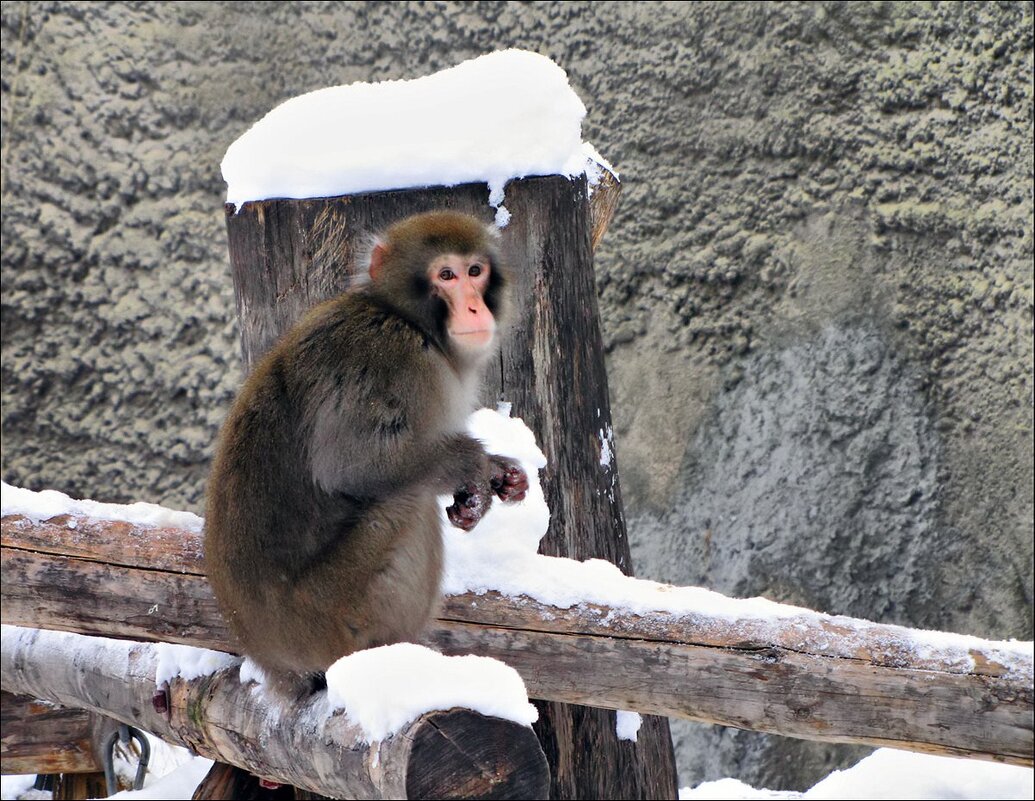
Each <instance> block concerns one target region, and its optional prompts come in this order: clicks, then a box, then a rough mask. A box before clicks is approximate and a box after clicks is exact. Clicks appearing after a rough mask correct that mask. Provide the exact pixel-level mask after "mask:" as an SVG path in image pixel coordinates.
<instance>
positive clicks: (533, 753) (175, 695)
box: [0, 627, 549, 798]
mask: <svg viewBox="0 0 1035 801" xmlns="http://www.w3.org/2000/svg"><path fill="white" fill-rule="evenodd" d="M3 637H4V641H3V644H4V647H3V654H2V656H0V670H2V674H3V682H4V687H5V688H7V689H9V690H12V691H14V692H18V693H22V694H27V695H32V696H35V697H38V698H43V699H45V700H47V701H52V702H54V703H57V704H63V705H68V706H78V707H82V708H84V709H89V710H92V711H94V712H97V713H103V714H106V715H109V716H111V717H114V718H116V719H117V720H121V721H122V722H124V723H129V724H131V725H134V726H138V727H140V728H142V729H146V730H147V731H150V732H153V733H154V734H156V735H158V736H160V737H162V738H164V739H166V740H169V741H170V742H173V743H176V744H179V745H184V746H186V747H188V748H190V749H192V750H193V751H195V752H196V753H199V754H201V755H202V756H206V757H209V758H210V759H215V760H218V761H221V762H228V763H231V764H234V765H238V766H240V767H242V768H245V769H246V770H248V771H250V772H252V773H254V774H255V775H257V776H260V777H264V778H268V779H271V780H273V781H278V782H282V783H286V784H293V785H295V786H296V787H302V788H305V789H307V790H310V791H312V792H315V793H320V794H322V795H328V796H331V797H333V798H471V797H478V798H481V797H487V796H491V797H493V798H541V797H543V796H544V794H545V793H546V792H547V788H548V787H549V772H548V769H547V765H546V757H545V756H544V755H543V752H542V749H541V748H540V747H539V742H538V740H537V739H536V737H535V734H534V733H533V732H532V730H531V729H530V728H528V727H527V726H521V725H519V724H517V723H513V722H511V721H507V720H501V719H499V718H492V717H487V716H485V715H481V714H478V713H476V712H472V711H470V710H465V709H453V710H444V711H441V712H429V713H427V714H425V715H423V716H421V717H420V718H418V719H417V720H416V721H414V722H412V723H411V724H409V725H408V726H406V727H405V728H404V729H403V730H402V731H400V732H398V733H396V734H395V735H393V736H391V737H388V738H387V739H385V740H384V741H380V742H377V741H375V742H374V743H372V744H368V743H366V742H364V735H363V732H362V730H361V729H360V727H359V726H358V725H356V724H355V723H353V722H352V721H351V720H349V718H348V717H346V716H345V715H344V714H343V713H341V712H340V711H338V712H332V711H331V710H330V709H329V708H328V707H327V702H326V696H324V695H322V694H320V695H318V696H315V697H314V698H313V699H311V700H310V701H308V702H307V703H303V704H299V705H297V706H295V707H290V708H283V709H277V708H271V707H270V706H268V705H267V704H266V703H265V701H264V700H263V696H262V695H261V694H260V693H255V692H253V688H252V687H251V686H250V685H242V684H241V683H240V680H239V672H240V671H239V665H236V664H235V665H234V666H232V667H228V668H225V669H223V670H220V671H217V672H216V673H213V674H211V675H209V676H203V677H201V678H197V679H192V680H190V681H186V680H183V679H180V678H176V679H172V680H171V681H170V682H169V686H168V690H167V698H168V704H167V707H168V711H167V712H159V711H156V709H155V706H154V704H153V703H152V697H153V696H154V694H155V690H156V685H155V671H156V667H157V664H158V654H157V647H156V646H155V645H152V644H150V643H138V642H130V641H128V640H109V639H100V638H97V637H87V636H83V635H78V634H69V633H65V632H53V631H41V630H38V629H20V628H14V627H10V628H5V630H4V635H3Z"/></svg>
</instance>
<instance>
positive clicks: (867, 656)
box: [0, 516, 1033, 766]
mask: <svg viewBox="0 0 1035 801" xmlns="http://www.w3.org/2000/svg"><path fill="white" fill-rule="evenodd" d="M0 530H2V540H3V551H2V556H3V622H5V623H13V624H17V625H25V626H35V627H46V628H55V629H63V630H68V631H77V632H82V633H89V634H102V635H107V636H117V637H132V638H135V639H140V640H165V641H169V642H177V643H185V644H190V645H197V646H204V647H208V648H214V649H217V650H226V649H228V648H232V645H231V642H232V641H231V639H230V635H229V632H228V630H227V628H226V625H225V623H224V622H223V620H222V619H221V618H220V616H219V613H218V611H217V610H216V607H215V603H214V601H213V598H212V595H211V591H210V589H209V586H208V583H207V581H206V580H205V578H204V575H203V571H202V567H201V562H200V552H201V535H200V533H198V532H196V531H188V530H180V529H168V528H167V529H161V528H158V529H148V528H145V527H141V526H137V525H134V524H131V523H124V522H117V521H101V520H94V519H90V518H73V517H68V516H60V517H55V518H53V519H51V520H47V521H42V522H32V521H30V520H28V519H27V518H24V517H19V516H9V517H5V518H3V520H2V523H0ZM623 581H627V582H635V583H640V582H637V580H636V579H632V578H627V579H623ZM670 589H671V593H675V592H678V591H679V589H678V588H670ZM790 612H791V613H790V614H788V615H785V616H782V617H779V618H775V619H769V620H767V619H765V618H751V617H743V618H740V619H736V620H733V621H732V622H731V619H730V618H729V617H728V616H727V617H723V616H719V615H715V616H709V615H707V614H704V613H701V612H695V613H692V614H688V613H679V614H676V613H666V612H657V613H654V614H636V613H634V612H631V611H629V610H627V609H623V608H619V607H615V608H609V607H607V606H603V605H599V604H581V605H578V606H574V607H571V608H561V607H558V606H552V605H550V604H547V603H543V602H541V601H536V600H533V599H531V598H527V597H520V598H511V597H506V596H503V595H500V594H498V593H493V592H489V593H485V594H481V595H475V594H473V593H466V594H463V595H453V596H448V597H447V598H446V599H445V602H444V605H443V609H442V611H441V613H440V615H439V618H438V620H437V621H436V622H435V624H434V625H433V626H432V628H431V630H430V631H429V632H428V635H427V639H428V641H429V642H431V643H434V644H435V645H437V646H438V647H440V648H441V649H442V650H443V651H444V652H446V653H451V654H461V653H477V654H481V655H485V656H493V657H496V658H498V659H500V660H501V661H503V662H505V663H507V664H509V665H511V666H512V667H514V668H515V669H516V670H517V671H518V672H519V673H520V674H521V676H522V678H523V679H524V681H525V683H526V686H527V687H528V691H529V694H530V695H531V696H533V697H536V698H542V699H549V700H557V701H565V702H574V703H579V704H587V705H592V706H596V707H605V708H611V709H628V710H636V711H640V712H647V713H652V714H659V715H671V716H677V717H684V718H688V719H691V720H698V721H704V722H709V723H719V724H722V725H727V726H736V727H739V728H745V729H754V730H758V731H765V732H771V733H777V734H783V735H787V736H792V737H799V738H803V739H811V740H825V741H831V742H854V743H866V744H872V745H887V746H893V747H898V748H906V749H912V750H917V751H926V752H930V753H940V754H951V755H957V756H971V757H978V758H984V759H994V760H998V761H1002V762H1009V763H1012V764H1019V765H1029V766H1030V765H1031V764H1032V744H1033V738H1032V729H1033V723H1032V710H1033V692H1032V676H1033V667H1032V656H1031V648H1030V646H1027V647H1021V646H1018V647H1011V645H1010V644H1009V643H994V642H989V641H984V640H979V639H977V638H973V637H965V636H962V635H946V634H932V633H930V632H918V631H913V630H910V629H905V628H902V627H898V626H888V625H880V624H875V623H867V622H865V621H859V620H853V619H851V618H845V617H835V616H829V615H821V614H818V613H814V612H807V611H805V610H790ZM5 664H6V662H5ZM4 684H5V687H6V686H7V674H6V668H5V673H4Z"/></svg>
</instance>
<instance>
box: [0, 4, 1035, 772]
mask: <svg viewBox="0 0 1035 801" xmlns="http://www.w3.org/2000/svg"><path fill="white" fill-rule="evenodd" d="M1032 22H1033V11H1032V4H1031V3H987V4H986V3H925V4H900V3H879V2H878V3H869V2H867V3H767V4H756V3H714V4H713V3H702V4H694V3H650V2H637V3H624V2H618V3H592V4H590V3H564V2H543V3H535V4H518V3H497V2H484V3H464V2H428V3H390V4H383V3H371V4H337V3H292V4H266V3H256V4H251V3H218V2H216V3H169V4H165V3H163V4H157V3H155V4H150V3H149V4H137V3H127V4H123V3H87V2H70V3H58V2H5V3H4V4H3V6H2V10H0V34H2V39H0V44H2V116H0V123H2V129H0V133H2V145H0V152H2V177H0V181H2V187H0V200H2V262H0V263H2V348H3V359H2V426H3V428H2V435H3V436H2V472H3V478H4V480H6V481H9V482H12V483H15V484H19V485H23V486H28V487H31V488H34V489H43V488H56V489H61V490H63V491H66V492H68V493H70V494H72V495H76V496H87V497H93V498H97V499H101V500H111V501H132V500H151V501H156V502H161V503H164V504H167V505H170V506H174V507H181V508H189V509H194V510H198V509H200V503H201V498H202V493H203V488H204V480H205V475H206V471H207V465H208V459H209V454H210V449H211V445H212V441H213V438H214V436H215V433H216V430H217V427H218V425H219V423H220V421H221V420H222V417H223V415H224V414H225V411H226V409H227V407H228V405H229V403H230V401H231V399H232V396H233V393H234V391H235V388H236V387H237V385H238V383H239V382H240V380H241V371H240V363H239V357H238V350H237V348H238V343H237V335H236V329H235V323H234V301H233V290H232V287H231V283H230V277H229V271H228V266H227V262H226V237H225V231H224V226H223V211H222V200H223V189H224V185H223V182H222V180H221V178H220V175H219V169H218V167H219V162H220V159H221V158H222V154H223V152H224V151H225V149H226V147H227V146H228V145H229V144H230V143H231V142H232V141H233V140H234V139H235V138H236V137H237V136H239V135H240V134H241V133H242V132H243V131H244V130H246V128H247V127H248V126H249V125H250V124H251V123H252V122H254V121H255V120H257V119H258V118H259V117H261V116H262V115H263V114H264V113H265V112H266V111H267V110H269V109H270V108H272V107H273V106H274V105H276V104H277V103H279V102H281V101H282V100H285V99H287V98H288V97H291V96H293V95H296V94H299V93H302V92H306V91H309V90H312V89H316V88H320V87H323V86H326V85H331V84H339V83H348V82H352V81H356V80H366V81H369V80H382V79H388V78H410V77H416V76H419V75H424V74H427V73H429V72H432V71H434V70H438V69H441V68H444V67H448V66H451V65H453V64H455V63H457V62H459V61H461V60H463V59H466V58H469V57H473V56H476V55H480V54H482V53H484V52H487V51H489V50H492V49H496V48H501V47H507V46H516V47H524V48H528V49H531V50H536V51H538V52H541V53H543V54H545V55H548V56H550V57H552V58H553V59H554V60H555V61H557V62H558V63H559V64H560V65H561V66H562V67H564V68H565V69H566V70H567V72H568V74H569V76H570V78H571V81H572V85H573V86H574V87H575V89H576V91H578V93H579V94H580V96H581V97H582V98H583V99H584V101H585V102H586V105H587V107H588V108H589V110H590V113H589V117H588V119H587V121H586V124H585V129H584V133H585V136H586V138H587V139H589V140H590V141H592V142H593V143H594V144H596V146H597V147H598V149H600V151H601V152H602V153H603V154H604V155H605V156H607V157H608V158H609V159H610V160H611V161H612V162H613V163H614V164H615V165H616V166H617V168H618V169H619V170H620V172H621V174H622V178H623V182H624V186H625V190H624V195H623V199H622V203H621V205H620V208H619V211H618V214H617V216H616V218H615V219H614V221H613V222H612V225H611V228H610V230H609V232H608V234H607V236H606V237H605V238H604V240H603V242H602V244H601V246H600V249H599V250H598V253H597V278H598V289H599V291H600V294H601V299H602V314H603V325H604V335H605V338H606V341H607V343H608V348H609V364H608V368H609V372H610V380H611V388H612V402H613V407H614V408H613V411H614V415H615V421H616V427H617V436H618V449H619V450H618V456H619V463H620V466H621V469H622V480H623V483H624V491H625V492H624V494H625V498H626V503H627V512H628V518H629V525H630V535H631V537H632V540H633V555H634V559H635V561H636V562H637V570H638V573H639V575H644V576H649V577H652V578H658V579H663V580H668V581H673V582H678V583H684V584H685V583H694V584H702V585H706V586H709V587H712V588H714V589H717V590H720V591H722V592H725V593H729V594H733V595H756V594H763V595H766V596H768V597H770V598H773V599H775V600H780V601H787V602H791V603H796V604H801V605H804V606H809V607H813V608H818V609H822V610H825V611H829V612H835V613H844V614H849V615H856V616H860V617H865V618H869V619H872V620H879V621H887V622H895V623H902V624H906V625H912V626H920V627H928V628H939V629H947V630H951V631H960V632H965V633H971V634H978V635H982V636H989V637H1018V638H1024V639H1031V638H1032V537H1033V523H1032V519H1033V517H1032V515H1033V511H1032V500H1033V490H1032V455H1033V454H1032V405H1033V393H1032V335H1033V327H1032V316H1033V293H1032V257H1033V239H1032V211H1033V190H1032V174H1033V155H1032V153H1033V141H1032V98H1033V89H1032V72H1033V62H1032ZM472 113H477V109H472ZM432 122H433V123H434V124H447V125H462V124H463V120H434V121H429V123H432ZM673 732H674V735H675V736H676V739H677V742H678V747H679V756H680V761H681V766H682V767H681V770H682V775H681V783H682V784H690V783H694V784H696V783H697V782H700V781H702V780H705V779H712V778H719V777H722V776H728V775H733V776H736V777H738V778H741V779H744V780H745V781H748V782H751V783H753V784H755V785H766V786H768V787H772V788H792V787H797V788H800V787H804V786H808V785H809V784H811V783H812V782H814V781H815V780H816V779H817V778H819V777H821V776H823V775H825V774H826V773H827V772H828V771H829V770H830V769H831V768H832V767H836V766H838V765H840V764H842V763H844V762H845V761H846V760H847V761H852V760H853V759H854V758H855V757H857V756H858V755H859V754H860V753H863V752H862V751H861V750H859V749H850V748H844V747H838V748H832V747H826V746H818V745H813V744H804V743H799V742H796V741H791V740H785V739H782V738H774V737H764V736H761V735H755V734H752V733H748V732H740V731H735V730H723V729H717V728H712V727H702V726H694V725H691V724H685V723H679V724H676V725H675V726H674V729H673Z"/></svg>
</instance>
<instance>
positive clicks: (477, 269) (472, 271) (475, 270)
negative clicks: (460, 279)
mask: <svg viewBox="0 0 1035 801" xmlns="http://www.w3.org/2000/svg"><path fill="white" fill-rule="evenodd" d="M467 274H468V275H469V276H471V278H477V277H478V276H479V275H481V274H482V266H481V265H480V264H472V265H471V266H470V268H469V269H468V270H467Z"/></svg>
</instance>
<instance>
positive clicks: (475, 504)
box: [446, 484, 490, 531]
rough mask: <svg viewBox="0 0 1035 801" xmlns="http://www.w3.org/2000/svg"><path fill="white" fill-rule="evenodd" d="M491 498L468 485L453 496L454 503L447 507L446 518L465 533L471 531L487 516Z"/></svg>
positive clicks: (473, 486)
mask: <svg viewBox="0 0 1035 801" xmlns="http://www.w3.org/2000/svg"><path fill="white" fill-rule="evenodd" d="M489 500H490V499H489V496H488V495H487V494H486V493H484V492H482V491H480V490H479V489H478V487H476V486H475V485H474V484H468V485H466V486H464V487H462V488H461V489H459V490H457V491H456V493H454V495H453V503H452V505H451V506H448V507H446V517H448V518H449V522H450V523H452V524H453V525H454V526H456V527H457V528H459V529H462V530H463V531H470V530H471V529H472V528H474V527H475V526H476V525H478V522H479V521H480V520H481V519H482V518H483V517H484V516H485V512H486V511H488V508H489Z"/></svg>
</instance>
